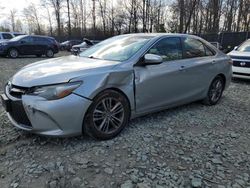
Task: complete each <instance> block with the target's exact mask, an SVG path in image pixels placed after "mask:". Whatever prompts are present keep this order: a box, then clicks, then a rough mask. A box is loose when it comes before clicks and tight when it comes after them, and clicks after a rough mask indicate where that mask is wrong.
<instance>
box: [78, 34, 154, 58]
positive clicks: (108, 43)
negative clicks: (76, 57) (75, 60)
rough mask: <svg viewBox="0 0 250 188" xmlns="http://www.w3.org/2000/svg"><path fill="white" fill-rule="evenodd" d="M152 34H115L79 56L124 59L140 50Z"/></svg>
mask: <svg viewBox="0 0 250 188" xmlns="http://www.w3.org/2000/svg"><path fill="white" fill-rule="evenodd" d="M151 38H153V36H133V35H132V36H131V35H125V36H124V35H123V36H116V37H112V38H110V39H107V40H105V41H103V42H100V43H98V44H96V45H94V46H92V47H91V48H89V49H87V50H86V51H84V52H82V53H81V54H80V56H81V57H90V58H96V59H104V60H111V61H112V60H113V61H125V60H127V59H129V58H130V57H132V56H133V55H134V54H135V53H136V52H137V51H138V50H140V49H141V48H142V47H143V46H144V45H145V44H146V43H147V42H148V41H149V40H150V39H151Z"/></svg>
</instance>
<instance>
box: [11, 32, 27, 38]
mask: <svg viewBox="0 0 250 188" xmlns="http://www.w3.org/2000/svg"><path fill="white" fill-rule="evenodd" d="M10 33H11V34H12V35H14V37H17V36H20V35H25V34H24V33H20V32H10Z"/></svg>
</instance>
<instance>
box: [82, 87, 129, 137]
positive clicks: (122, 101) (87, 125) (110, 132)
mask: <svg viewBox="0 0 250 188" xmlns="http://www.w3.org/2000/svg"><path fill="white" fill-rule="evenodd" d="M129 117H130V107H129V102H128V100H127V99H126V97H125V96H123V95H122V94H120V93H119V92H117V91H114V90H106V91H104V92H102V93H100V94H99V95H97V96H96V97H95V98H94V100H93V103H92V104H91V105H90V107H89V109H88V111H87V113H86V115H85V118H84V125H83V129H84V132H85V133H87V134H88V135H89V136H92V137H94V138H96V139H100V140H107V139H111V138H114V137H115V136H117V135H118V134H119V133H120V132H121V131H122V130H123V129H124V127H125V126H126V125H127V124H128V122H129Z"/></svg>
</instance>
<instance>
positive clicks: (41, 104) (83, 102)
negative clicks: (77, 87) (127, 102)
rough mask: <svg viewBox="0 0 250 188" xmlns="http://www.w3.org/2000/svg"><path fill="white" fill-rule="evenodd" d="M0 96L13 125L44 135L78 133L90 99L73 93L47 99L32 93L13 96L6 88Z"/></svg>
mask: <svg viewBox="0 0 250 188" xmlns="http://www.w3.org/2000/svg"><path fill="white" fill-rule="evenodd" d="M1 99H2V104H3V106H4V108H5V109H6V111H7V114H8V117H9V119H10V121H11V122H12V124H13V125H14V126H16V127H18V128H20V129H23V130H25V131H29V132H31V133H36V134H40V135H47V136H74V135H80V134H82V126H83V119H84V115H85V113H86V111H87V109H88V107H89V106H90V104H91V102H92V101H91V100H88V99H86V98H84V97H81V96H79V95H75V94H73V93H72V94H70V95H69V96H67V97H64V98H62V99H58V100H51V101H48V100H46V99H44V98H42V97H38V96H32V95H22V96H21V97H16V96H12V95H10V93H9V92H8V89H6V92H5V94H2V95H1Z"/></svg>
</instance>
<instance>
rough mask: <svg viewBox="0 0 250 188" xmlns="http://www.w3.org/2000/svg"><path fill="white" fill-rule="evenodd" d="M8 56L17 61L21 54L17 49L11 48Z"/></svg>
mask: <svg viewBox="0 0 250 188" xmlns="http://www.w3.org/2000/svg"><path fill="white" fill-rule="evenodd" d="M8 56H9V57H10V58H13V59H15V58H17V57H18V56H19V52H18V50H17V49H15V48H10V49H9V51H8Z"/></svg>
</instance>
